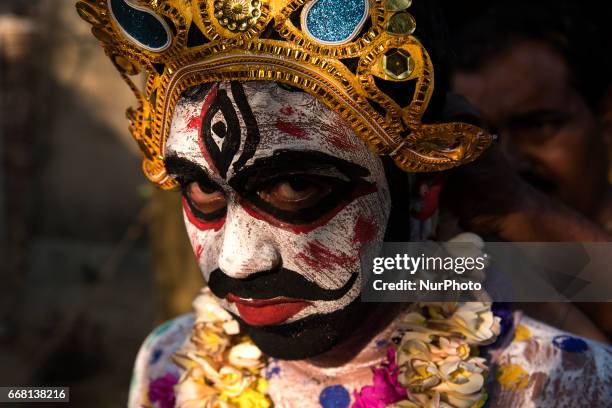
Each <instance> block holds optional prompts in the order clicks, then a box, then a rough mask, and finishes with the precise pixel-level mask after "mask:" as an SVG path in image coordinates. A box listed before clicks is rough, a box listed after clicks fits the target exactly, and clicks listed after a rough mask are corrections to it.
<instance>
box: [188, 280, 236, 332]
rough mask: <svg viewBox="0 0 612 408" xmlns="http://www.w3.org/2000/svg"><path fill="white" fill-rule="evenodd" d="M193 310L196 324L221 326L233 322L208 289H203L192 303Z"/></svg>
mask: <svg viewBox="0 0 612 408" xmlns="http://www.w3.org/2000/svg"><path fill="white" fill-rule="evenodd" d="M193 308H194V309H195V315H196V323H220V324H222V323H224V322H229V321H232V320H233V318H232V315H230V314H229V313H228V312H227V311H226V310H225V309H223V308H222V307H221V306H220V305H219V301H218V300H217V298H215V296H214V295H213V294H212V293H211V292H210V289H208V288H206V289H203V290H202V293H201V294H200V295H199V296H198V297H197V298H196V299H195V300H194V301H193Z"/></svg>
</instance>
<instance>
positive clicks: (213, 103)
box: [200, 87, 240, 177]
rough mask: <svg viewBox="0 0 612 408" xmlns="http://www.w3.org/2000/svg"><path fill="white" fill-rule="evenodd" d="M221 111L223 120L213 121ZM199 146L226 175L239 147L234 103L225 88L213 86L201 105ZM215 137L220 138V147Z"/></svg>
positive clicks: (238, 124)
mask: <svg viewBox="0 0 612 408" xmlns="http://www.w3.org/2000/svg"><path fill="white" fill-rule="evenodd" d="M217 113H221V115H222V116H223V120H218V121H217V122H215V123H213V121H214V120H215V118H216V117H218V116H217ZM201 117H202V131H201V132H200V140H201V141H202V145H201V147H203V149H202V154H203V155H204V157H207V156H208V157H210V159H211V160H212V162H213V164H214V166H215V168H216V169H217V171H218V172H219V174H220V175H221V176H222V177H225V176H226V175H227V170H228V169H229V166H230V163H231V162H232V160H233V159H234V156H235V155H236V153H238V149H239V148H240V123H239V122H238V115H237V114H236V110H235V109H234V104H232V101H231V100H230V98H229V96H227V91H226V90H225V89H218V88H217V87H214V88H213V89H212V90H211V92H210V94H208V96H207V97H206V99H205V101H204V104H203V105H202V114H201ZM215 137H216V138H219V139H222V144H221V148H220V149H219V146H218V145H217V142H216V141H215Z"/></svg>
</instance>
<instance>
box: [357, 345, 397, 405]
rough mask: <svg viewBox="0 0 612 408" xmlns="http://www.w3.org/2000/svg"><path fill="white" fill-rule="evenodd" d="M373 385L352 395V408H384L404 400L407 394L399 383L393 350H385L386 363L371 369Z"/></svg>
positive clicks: (390, 348) (391, 348)
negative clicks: (353, 398)
mask: <svg viewBox="0 0 612 408" xmlns="http://www.w3.org/2000/svg"><path fill="white" fill-rule="evenodd" d="M372 372H373V374H374V378H373V382H374V385H367V386H365V387H363V388H362V389H361V391H359V392H357V391H356V392H355V393H354V397H355V403H353V406H352V408H385V407H386V406H387V405H389V404H393V403H395V402H398V401H402V400H405V399H406V398H407V396H408V393H407V391H406V389H405V388H404V387H402V385H401V384H400V383H399V381H398V379H397V377H398V368H397V363H396V362H395V349H394V348H393V347H389V348H388V349H387V361H386V362H385V363H383V364H382V366H381V367H379V368H374V369H372Z"/></svg>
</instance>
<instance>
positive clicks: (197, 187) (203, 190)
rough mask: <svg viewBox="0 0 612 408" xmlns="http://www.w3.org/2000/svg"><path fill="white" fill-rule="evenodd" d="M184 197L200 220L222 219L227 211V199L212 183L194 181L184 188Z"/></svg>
mask: <svg viewBox="0 0 612 408" xmlns="http://www.w3.org/2000/svg"><path fill="white" fill-rule="evenodd" d="M183 196H184V197H185V199H186V200H187V203H188V204H189V207H190V209H191V211H192V212H193V213H194V215H195V216H196V217H198V218H202V219H204V220H207V221H210V220H214V219H218V218H221V217H223V216H224V215H225V213H226V211H227V198H226V196H225V194H224V193H223V191H222V190H221V189H220V188H218V187H217V186H215V185H214V184H212V183H205V182H198V181H192V182H189V183H186V184H185V185H184V187H183Z"/></svg>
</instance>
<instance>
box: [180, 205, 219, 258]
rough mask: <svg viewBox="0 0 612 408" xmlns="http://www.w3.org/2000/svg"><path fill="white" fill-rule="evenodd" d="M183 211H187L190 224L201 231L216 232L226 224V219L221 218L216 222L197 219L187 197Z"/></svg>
mask: <svg viewBox="0 0 612 408" xmlns="http://www.w3.org/2000/svg"><path fill="white" fill-rule="evenodd" d="M183 210H185V214H186V215H187V219H188V220H189V222H190V223H191V224H193V225H194V226H195V227H196V228H197V229H199V230H200V231H210V230H214V231H215V232H216V231H219V230H220V229H221V228H222V227H223V224H225V218H220V219H218V220H214V221H204V220H201V219H199V218H198V217H196V216H195V214H194V213H193V211H191V207H189V204H188V203H187V199H186V198H185V197H183ZM196 255H197V254H196Z"/></svg>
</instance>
